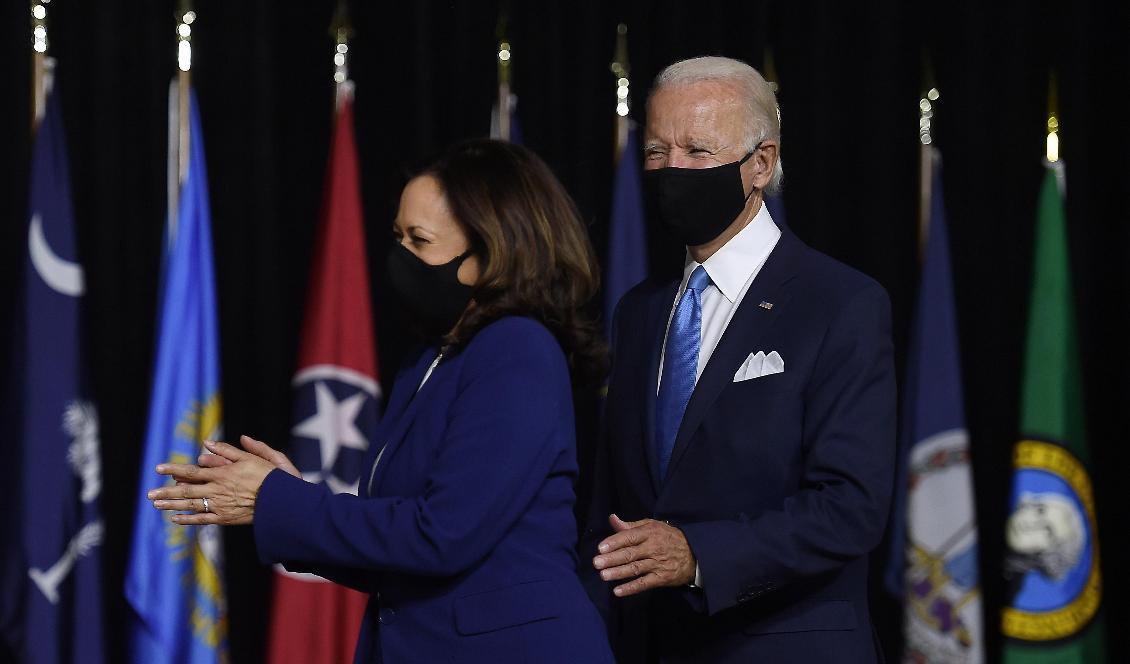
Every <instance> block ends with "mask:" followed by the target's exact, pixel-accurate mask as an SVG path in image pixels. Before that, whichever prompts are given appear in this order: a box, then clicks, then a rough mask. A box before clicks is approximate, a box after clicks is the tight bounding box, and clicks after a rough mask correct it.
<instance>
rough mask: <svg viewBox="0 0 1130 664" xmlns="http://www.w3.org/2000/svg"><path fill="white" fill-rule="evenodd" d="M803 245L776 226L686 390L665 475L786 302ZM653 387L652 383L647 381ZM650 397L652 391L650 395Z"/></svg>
mask: <svg viewBox="0 0 1130 664" xmlns="http://www.w3.org/2000/svg"><path fill="white" fill-rule="evenodd" d="M803 247H804V245H803V244H801V242H800V240H798V239H797V238H796V236H795V235H793V234H792V233H791V232H790V231H789V230H788V229H784V228H782V229H781V239H780V240H778V242H777V246H776V247H775V248H774V249H773V253H771V254H770V255H769V258H768V260H766V262H765V265H763V266H762V268H761V272H759V273H758V275H757V277H756V278H754V280H753V283H752V284H750V286H749V290H748V291H746V294H745V296H744V297H743V298H742V301H741V303H740V304H739V305H738V310H737V311H736V312H734V317H733V318H732V319H730V323H729V325H727V326H726V331H725V332H723V333H722V338H721V339H720V340H719V341H718V346H717V347H715V349H714V353H713V354H712V355H711V356H710V361H708V362H707V363H706V366H705V367H704V368H703V370H702V375H701V376H700V377H699V379H698V383H697V384H696V385H695V388H694V391H693V392H692V393H691V399H690V401H689V402H688V403H687V409H686V411H685V412H684V413H683V421H682V423H681V424H680V425H679V432H678V435H676V437H675V447H674V449H673V450H672V452H671V462H670V464H669V465H668V467H667V475H668V477H670V476H671V475H672V474H673V473H674V472H675V469H676V467H677V466H678V464H679V460H680V458H681V457H682V455H683V453H684V452H686V449H687V446H688V445H689V443H690V439H691V436H692V435H693V434H694V432H695V431H696V430H697V429H698V427H699V426H700V425H701V424H702V420H703V418H704V417H705V416H706V413H707V412H708V411H709V410H710V406H711V405H712V404H713V403H714V401H715V400H716V399H717V398H718V395H719V394H721V392H722V390H723V389H725V388H726V386H727V385H729V384H730V383H731V382H732V381H733V378H734V371H736V370H737V368H738V367H739V366H741V363H742V361H743V360H745V358H746V357H747V356H748V355H749V352H750V349H751V348H753V347H755V346H756V345H757V343H758V341H759V340H760V338H761V336H762V335H763V334H764V333H765V331H766V330H767V329H769V327H770V326H771V325H772V324H773V321H774V320H775V319H776V318H777V316H778V315H779V313H780V311H781V310H782V309H783V308H784V307H785V306H786V304H787V303H786V301H785V300H786V297H787V291H786V290H785V285H786V284H787V283H788V281H789V280H790V279H791V278H792V277H793V276H794V275H795V273H796V272H795V269H796V258H797V256H798V255H799V254H800V252H801V251H802V249H803ZM762 302H772V303H773V307H772V308H770V309H766V308H763V307H761V306H760V305H761V303H762ZM652 385H653V386H654V382H653V383H652ZM652 398H653V400H654V395H653V396H652Z"/></svg>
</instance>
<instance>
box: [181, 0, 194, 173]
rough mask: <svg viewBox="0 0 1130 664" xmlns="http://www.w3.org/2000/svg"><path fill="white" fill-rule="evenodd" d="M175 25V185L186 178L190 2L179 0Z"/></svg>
mask: <svg viewBox="0 0 1130 664" xmlns="http://www.w3.org/2000/svg"><path fill="white" fill-rule="evenodd" d="M178 14H179V18H178V23H177V137H178V141H177V183H178V184H184V179H185V177H187V176H188V145H189V138H190V137H189V135H188V126H189V117H188V98H189V91H190V89H191V85H192V23H193V22H194V21H195V20H196V12H195V11H193V10H192V0H181V1H180V11H179V12H178Z"/></svg>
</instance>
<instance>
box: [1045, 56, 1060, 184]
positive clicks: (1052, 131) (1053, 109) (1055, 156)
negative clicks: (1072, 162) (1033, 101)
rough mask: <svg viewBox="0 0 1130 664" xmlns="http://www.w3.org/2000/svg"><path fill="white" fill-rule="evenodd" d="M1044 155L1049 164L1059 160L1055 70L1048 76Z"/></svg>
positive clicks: (1057, 93)
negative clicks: (1046, 135)
mask: <svg viewBox="0 0 1130 664" xmlns="http://www.w3.org/2000/svg"><path fill="white" fill-rule="evenodd" d="M1045 157H1046V158H1047V160H1048V163H1049V164H1054V163H1056V162H1058V161H1059V90H1058V86H1057V85H1056V80H1055V72H1052V73H1051V74H1050V75H1049V77H1048V137H1047V141H1046V153H1045Z"/></svg>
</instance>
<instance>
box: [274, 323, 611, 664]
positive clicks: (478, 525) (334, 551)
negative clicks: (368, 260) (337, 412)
mask: <svg viewBox="0 0 1130 664" xmlns="http://www.w3.org/2000/svg"><path fill="white" fill-rule="evenodd" d="M435 356H436V350H435V349H434V348H433V349H426V350H424V351H423V352H421V353H420V354H419V355H418V356H416V357H414V358H413V360H412V361H410V362H409V364H408V365H407V369H406V370H404V371H402V372H401V373H400V375H399V376H398V377H397V379H396V382H395V384H394V386H393V390H392V395H391V397H390V399H389V403H388V407H387V409H386V412H385V414H384V417H383V418H382V420H381V423H380V426H379V427H378V429H377V433H376V436H375V440H374V441H373V445H372V446H371V447H370V450H369V453H368V456H367V463H366V466H365V468H366V471H365V472H364V473H363V475H362V477H361V487H360V491H359V493H360V494H361V495H360V496H352V495H348V494H342V495H332V494H331V493H330V492H329V491H328V490H326V489H325V488H323V487H322V486H319V485H314V484H309V483H307V482H304V481H302V480H300V479H297V478H295V477H292V476H290V475H288V474H286V473H284V472H281V471H272V472H271V473H270V474H269V475H268V476H267V479H266V481H264V483H263V486H262V488H261V489H260V491H259V496H258V498H257V501H256V506H255V521H254V530H255V542H256V545H257V547H258V551H259V556H260V557H261V558H262V559H263V561H264V562H281V563H283V564H285V565H287V567H293V568H296V569H302V570H310V571H314V572H316V573H319V574H321V575H323V576H325V577H327V578H329V579H331V580H333V581H337V582H339V583H343V584H345V585H347V586H350V587H352V588H355V589H357V590H360V591H362V592H366V593H369V595H370V599H369V604H368V608H367V611H366V614H365V619H364V622H363V624H362V626H361V635H360V638H359V641H358V646H357V654H356V658H355V661H356V662H366V663H368V662H383V663H384V664H397V663H399V662H429V663H430V662H482V663H484V664H485V663H488V662H490V663H495V662H560V663H562V664H565V663H569V664H572V663H575V662H596V663H600V662H611V661H612V655H611V652H610V650H609V646H608V641H607V637H606V635H605V631H604V627H603V625H602V624H601V622H600V618H599V615H598V614H597V611H596V609H595V607H594V606H593V605H592V603H591V602H590V601H589V599H588V597H587V596H586V595H585V592H584V589H583V588H582V586H581V582H580V580H579V578H578V576H577V558H576V548H575V547H576V539H577V537H576V534H577V526H576V520H575V518H574V516H573V503H574V501H575V497H574V491H573V483H574V480H575V478H576V475H577V461H576V451H575V445H576V441H575V434H574V424H573V404H572V393H571V388H570V380H569V372H568V368H567V366H566V362H565V357H564V354H563V353H562V351H561V348H560V346H559V345H558V344H557V342H556V340H555V339H554V338H553V336H552V335H551V334H550V333H549V331H548V330H546V328H544V327H543V326H542V325H540V324H539V323H536V322H534V321H532V320H530V319H526V318H505V319H502V320H499V321H496V322H494V323H492V324H490V325H488V326H487V327H485V328H483V329H482V330H481V331H480V332H479V333H478V334H476V335H475V337H474V338H473V339H472V340H471V341H470V342H469V343H468V344H467V345H466V347H465V349H464V350H463V351H462V352H459V353H456V354H454V355H451V356H449V357H444V359H443V360H442V361H441V362H440V363H439V365H438V366H437V367H436V369H435V371H434V372H433V373H432V375H431V377H430V378H429V379H428V382H427V383H425V384H424V386H423V387H422V388H420V389H419V392H417V387H418V386H419V385H420V380H421V379H422V378H423V376H424V372H425V371H426V370H427V368H428V366H429V365H430V364H431V363H432V360H433V359H435ZM381 448H383V449H384V454H383V456H382V457H381V460H380V463H379V464H378V465H377V466H376V467H375V470H370V469H373V463H374V461H375V459H376V456H377V452H378V450H380V449H381Z"/></svg>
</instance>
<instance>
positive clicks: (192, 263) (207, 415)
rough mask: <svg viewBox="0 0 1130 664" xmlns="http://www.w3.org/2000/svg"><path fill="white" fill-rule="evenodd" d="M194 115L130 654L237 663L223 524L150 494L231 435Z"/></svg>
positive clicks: (167, 266) (149, 451) (152, 405)
mask: <svg viewBox="0 0 1130 664" xmlns="http://www.w3.org/2000/svg"><path fill="white" fill-rule="evenodd" d="M189 123H190V124H189V134H190V142H189V156H188V175H187V177H186V178H185V180H184V183H183V184H182V186H181V190H180V200H179V205H178V207H177V214H176V223H175V224H169V225H168V227H167V228H168V231H167V232H168V238H167V240H168V241H167V242H166V244H165V251H166V254H165V257H164V262H163V265H162V280H161V292H160V296H159V297H160V301H159V304H158V323H157V325H158V328H157V357H156V362H155V371H154V376H153V392H152V395H151V397H150V402H149V423H148V426H147V428H146V433H145V450H144V454H143V460H142V464H141V481H140V484H139V486H138V497H137V506H136V509H137V516H136V519H135V521H134V531H133V542H132V544H131V546H130V558H129V566H128V568H127V570H126V583H125V592H126V598H127V600H128V601H129V604H130V606H131V608H132V609H133V615H132V616H131V624H130V628H129V629H130V634H129V639H130V658H131V661H134V662H139V663H142V662H143V663H145V664H163V663H168V664H203V663H213V662H227V661H228V616H227V604H226V598H225V593H224V585H223V572H222V570H223V557H222V546H221V539H220V531H219V526H203V527H200V526H179V525H176V524H174V523H172V522H171V521H170V519H169V514H170V513H168V512H160V511H158V510H156V509H154V508H153V506H152V504H150V502H149V500H148V499H146V497H145V494H146V492H147V491H148V490H149V489H152V488H154V487H155V486H156V485H157V484H158V476H157V475H156V473H155V471H154V467H155V466H156V465H157V464H158V463H163V462H173V463H195V461H196V457H197V456H198V455H199V454H200V452H201V451H202V449H203V447H202V443H203V441H204V440H213V439H217V438H219V437H220V435H221V432H220V425H221V415H222V410H221V401H220V369H219V366H220V354H219V339H218V332H217V323H216V295H215V292H216V291H215V281H214V278H213V270H212V234H211V229H210V225H211V222H210V218H209V217H210V213H209V208H208V183H207V175H206V173H205V168H204V141H203V137H202V135H201V129H200V114H199V109H198V108H197V104H196V96H195V94H192V93H190V98H189ZM169 481H170V482H171V481H172V480H169Z"/></svg>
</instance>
